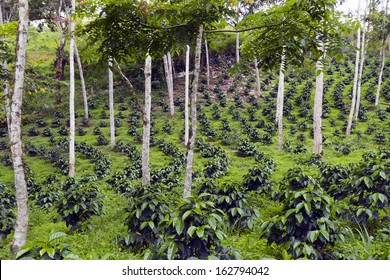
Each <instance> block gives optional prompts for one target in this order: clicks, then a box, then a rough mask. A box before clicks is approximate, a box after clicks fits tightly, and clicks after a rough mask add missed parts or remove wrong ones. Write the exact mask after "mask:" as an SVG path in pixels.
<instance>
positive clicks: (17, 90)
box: [9, 0, 29, 258]
mask: <svg viewBox="0 0 390 280" xmlns="http://www.w3.org/2000/svg"><path fill="white" fill-rule="evenodd" d="M28 20H29V19H28V0H19V26H18V41H17V45H16V62H15V83H14V93H13V96H12V105H11V129H10V131H11V133H10V135H9V138H10V145H11V154H12V161H13V169H14V183H15V189H16V203H17V208H18V210H17V211H18V212H17V213H18V214H17V218H16V225H15V234H14V237H13V240H12V243H11V248H10V249H11V253H12V255H13V257H14V258H15V256H16V254H17V252H18V251H19V250H20V248H22V247H23V246H24V244H25V243H26V239H27V231H28V194H27V185H26V178H25V174H24V162H23V151H22V132H21V125H22V100H23V93H24V75H25V65H26V48H27V37H28Z"/></svg>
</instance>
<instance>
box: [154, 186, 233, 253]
mask: <svg viewBox="0 0 390 280" xmlns="http://www.w3.org/2000/svg"><path fill="white" fill-rule="evenodd" d="M206 196H209V194H201V195H200V196H199V197H198V198H195V197H188V198H186V199H183V200H182V201H181V202H179V203H178V205H177V206H176V207H175V209H176V210H175V211H173V212H171V213H170V214H168V215H166V216H165V218H164V219H163V220H162V221H161V222H160V227H161V228H164V229H165V232H166V233H165V238H164V242H163V243H162V245H161V247H160V249H159V251H158V255H159V257H160V258H167V259H179V260H187V259H191V258H198V259H207V258H210V257H211V256H212V255H217V254H218V252H221V251H223V250H222V249H221V247H222V246H221V241H222V240H223V239H225V237H226V235H225V234H224V232H223V229H224V227H225V221H226V218H225V215H224V213H223V211H221V210H220V209H217V208H216V207H215V204H214V203H213V202H212V201H209V200H205V199H204V198H205V197H206ZM217 257H218V255H217Z"/></svg>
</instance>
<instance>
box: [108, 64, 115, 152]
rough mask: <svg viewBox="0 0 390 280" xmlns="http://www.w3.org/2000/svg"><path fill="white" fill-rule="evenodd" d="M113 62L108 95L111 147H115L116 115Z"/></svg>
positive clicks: (109, 71) (109, 74)
mask: <svg viewBox="0 0 390 280" xmlns="http://www.w3.org/2000/svg"><path fill="white" fill-rule="evenodd" d="M111 67H112V62H111V59H109V60H108V97H109V103H110V105H109V106H110V147H111V149H114V147H115V115H114V75H113V74H112V71H111Z"/></svg>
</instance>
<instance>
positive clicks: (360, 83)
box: [355, 27, 366, 121]
mask: <svg viewBox="0 0 390 280" xmlns="http://www.w3.org/2000/svg"><path fill="white" fill-rule="evenodd" d="M365 38H366V28H365V27H363V35H362V44H361V50H360V69H359V77H358V84H357V92H356V108H355V121H357V120H358V117H359V110H360V92H361V89H362V76H363V66H364V59H365V45H366V43H365Z"/></svg>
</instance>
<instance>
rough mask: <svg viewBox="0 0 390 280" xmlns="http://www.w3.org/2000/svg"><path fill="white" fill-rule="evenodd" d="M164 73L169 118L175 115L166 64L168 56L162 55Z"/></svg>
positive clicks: (168, 71)
mask: <svg viewBox="0 0 390 280" xmlns="http://www.w3.org/2000/svg"><path fill="white" fill-rule="evenodd" d="M163 61H164V71H165V79H166V80H167V89H168V100H169V110H170V116H171V118H172V117H173V116H174V114H175V105H174V104H173V87H172V86H171V74H172V72H171V71H170V67H169V62H168V55H164V57H163Z"/></svg>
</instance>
